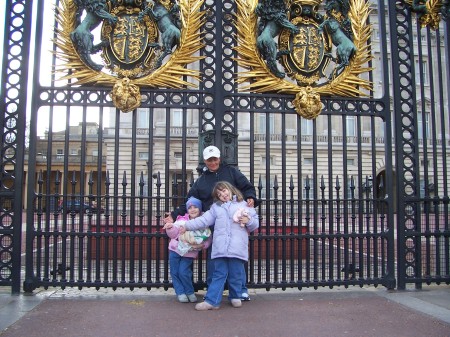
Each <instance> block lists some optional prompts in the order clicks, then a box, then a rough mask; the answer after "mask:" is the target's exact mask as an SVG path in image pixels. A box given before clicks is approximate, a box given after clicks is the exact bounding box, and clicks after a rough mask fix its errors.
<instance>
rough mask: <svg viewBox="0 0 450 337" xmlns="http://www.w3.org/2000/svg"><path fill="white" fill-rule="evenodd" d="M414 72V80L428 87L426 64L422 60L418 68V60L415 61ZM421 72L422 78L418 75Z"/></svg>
mask: <svg viewBox="0 0 450 337" xmlns="http://www.w3.org/2000/svg"><path fill="white" fill-rule="evenodd" d="M415 72H416V79H417V82H419V81H423V85H428V83H429V79H428V62H427V61H424V60H422V66H421V67H420V66H419V60H416V61H415ZM421 72H422V76H423V77H420V74H421Z"/></svg>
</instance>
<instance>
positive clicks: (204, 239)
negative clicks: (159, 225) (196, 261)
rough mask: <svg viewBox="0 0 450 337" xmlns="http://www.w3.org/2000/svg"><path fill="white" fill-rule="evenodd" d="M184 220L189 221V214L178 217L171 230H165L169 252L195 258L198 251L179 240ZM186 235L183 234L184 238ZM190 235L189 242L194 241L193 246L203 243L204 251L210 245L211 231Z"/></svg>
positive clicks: (190, 244) (189, 244)
mask: <svg viewBox="0 0 450 337" xmlns="http://www.w3.org/2000/svg"><path fill="white" fill-rule="evenodd" d="M186 220H189V214H185V215H179V216H178V217H177V220H176V221H175V222H174V223H173V226H172V228H169V229H166V233H167V236H168V237H169V238H170V242H169V250H171V251H174V252H175V253H177V254H179V255H181V256H184V257H190V258H196V257H197V256H198V252H199V251H200V250H199V249H192V243H188V242H186V241H181V240H180V226H181V225H182V224H184V222H185V221H186ZM186 233H188V232H186ZM186 233H185V234H184V236H185V237H186ZM190 234H191V235H189V236H190V237H191V239H190V240H192V239H194V240H195V241H196V242H195V244H194V245H196V244H200V243H203V245H204V248H205V249H206V248H208V247H209V246H210V245H211V236H212V235H211V231H209V230H208V231H200V230H199V231H195V232H194V233H190Z"/></svg>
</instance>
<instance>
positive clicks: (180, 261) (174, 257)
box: [169, 250, 194, 295]
mask: <svg viewBox="0 0 450 337" xmlns="http://www.w3.org/2000/svg"><path fill="white" fill-rule="evenodd" d="M193 262H194V259H192V258H190V257H183V256H181V255H179V254H177V253H175V252H174V251H171V250H169V265H170V275H171V276H172V283H173V288H174V289H175V293H176V294H177V295H183V294H186V295H191V294H193V293H194V285H193V284H192V264H193Z"/></svg>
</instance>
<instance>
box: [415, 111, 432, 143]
mask: <svg viewBox="0 0 450 337" xmlns="http://www.w3.org/2000/svg"><path fill="white" fill-rule="evenodd" d="M424 123H425V124H424ZM424 127H425V138H426V139H428V138H429V137H430V113H429V112H425V120H424V116H423V113H422V112H419V113H418V114H417V131H418V136H419V139H424V134H423V131H424Z"/></svg>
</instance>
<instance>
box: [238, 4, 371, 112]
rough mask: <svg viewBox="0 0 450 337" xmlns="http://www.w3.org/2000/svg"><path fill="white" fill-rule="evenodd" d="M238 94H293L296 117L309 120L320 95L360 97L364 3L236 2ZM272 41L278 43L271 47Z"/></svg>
mask: <svg viewBox="0 0 450 337" xmlns="http://www.w3.org/2000/svg"><path fill="white" fill-rule="evenodd" d="M237 4H238V12H237V14H236V26H237V29H238V46H237V48H236V50H237V52H238V56H239V57H238V62H239V64H240V66H241V67H243V68H246V69H247V71H244V72H241V73H239V74H238V75H237V78H238V82H239V84H240V86H241V87H240V88H241V90H249V91H254V92H261V93H263V92H279V93H286V94H294V95H295V99H294V100H293V101H292V103H293V105H294V107H295V109H296V111H297V113H298V114H299V115H301V116H302V117H304V118H307V119H314V118H316V117H317V116H318V115H319V114H320V112H321V110H322V103H321V100H320V97H321V95H330V96H331V95H334V96H347V97H356V96H366V95H368V93H369V92H370V91H371V90H372V83H371V82H370V81H369V80H368V79H367V77H368V76H366V78H362V77H361V76H360V75H361V74H363V73H365V72H369V71H371V70H372V68H371V67H370V65H369V62H370V60H371V59H372V56H371V54H370V43H369V40H370V36H371V27H370V25H369V24H368V17H369V14H370V8H369V6H370V4H369V3H368V1H365V0H327V1H320V0H259V1H258V0H237ZM277 42H278V43H277Z"/></svg>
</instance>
